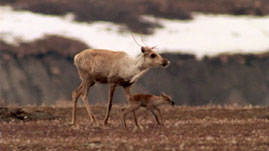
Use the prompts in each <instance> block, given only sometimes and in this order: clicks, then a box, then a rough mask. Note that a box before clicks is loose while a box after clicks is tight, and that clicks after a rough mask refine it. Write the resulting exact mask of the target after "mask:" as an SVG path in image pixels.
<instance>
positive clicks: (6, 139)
mask: <svg viewBox="0 0 269 151" xmlns="http://www.w3.org/2000/svg"><path fill="white" fill-rule="evenodd" d="M92 108H93V111H94V113H95V116H96V117H97V119H98V121H99V123H100V125H99V126H94V125H92V124H91V123H90V120H89V118H88V115H87V112H86V110H85V108H82V107H80V108H79V110H78V123H79V128H74V127H72V126H71V125H70V121H71V111H72V108H71V107H64V108H60V107H23V108H20V109H18V108H15V107H8V108H0V151H9V150H14V151H21V150H25V151H31V150H33V151H43V150H51V151H61V150H68V151H69V150H70V151H78V150H102V151H103V150H117V151H126V150H154V151H158V150H159V151H164V150H186V151H192V150H194V151H198V150H199V151H213V150H214V151H223V150H227V151H231V150H236V151H266V150H269V107H251V106H246V107H239V106H201V107H186V106H181V107H179V106H177V107H167V108H165V107H162V113H163V120H162V122H163V124H164V126H162V127H159V126H157V124H156V123H155V121H154V119H153V117H152V116H151V115H150V114H149V113H148V112H147V111H146V110H145V109H140V110H139V111H138V112H137V116H138V120H139V123H140V125H141V128H140V129H137V128H135V125H134V122H133V118H132V116H131V115H129V116H128V117H127V126H128V129H123V128H121V121H120V119H121V106H119V105H116V106H113V110H112V114H111V118H110V120H109V125H108V126H107V127H104V126H102V124H101V123H102V119H103V118H104V115H105V111H106V109H105V106H104V105H96V106H93V107H92Z"/></svg>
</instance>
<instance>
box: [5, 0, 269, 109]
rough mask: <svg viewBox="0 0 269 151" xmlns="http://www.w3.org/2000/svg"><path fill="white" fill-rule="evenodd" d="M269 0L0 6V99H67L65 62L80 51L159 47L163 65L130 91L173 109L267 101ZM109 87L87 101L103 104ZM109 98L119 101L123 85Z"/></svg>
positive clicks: (9, 1)
mask: <svg viewBox="0 0 269 151" xmlns="http://www.w3.org/2000/svg"><path fill="white" fill-rule="evenodd" d="M268 15H269V1H268V0H236V1H235V0H103V1H100V0H42V1H36V0H0V101H1V103H2V104H18V105H28V104H30V105H32V104H34V105H42V104H45V105H51V104H56V103H59V102H66V103H70V102H71V92H72V90H74V89H75V88H76V87H78V85H79V83H80V79H79V77H78V75H77V71H76V69H75V67H74V65H73V57H74V55H75V54H76V53H78V52H80V51H82V50H83V49H86V48H103V49H112V50H123V51H126V52H127V53H128V54H130V55H132V56H136V55H138V54H139V53H140V48H139V46H138V45H137V44H136V43H135V42H134V40H133V38H132V36H131V34H133V35H134V37H136V39H137V41H139V42H140V43H141V44H144V45H148V46H155V45H157V47H158V49H157V51H158V52H159V53H161V54H162V56H164V57H166V58H167V59H169V60H170V61H171V64H170V66H169V67H168V68H166V69H159V68H158V69H152V70H150V71H148V72H147V73H146V74H145V75H144V76H143V77H141V78H140V79H139V80H138V82H137V83H136V84H135V85H134V86H133V92H134V93H152V94H155V95H160V93H161V92H162V91H163V92H165V93H167V94H168V95H170V96H171V97H172V98H173V100H174V101H175V102H176V104H177V105H206V104H221V105H223V104H238V105H248V104H251V105H268V104H269V68H268V67H269V16H268ZM107 94H108V91H107V85H101V84H96V85H95V86H94V87H92V88H91V90H90V94H89V102H90V103H92V104H95V103H96V102H106V99H107ZM114 102H117V103H126V101H125V98H124V96H123V90H122V88H118V89H117V90H116V93H115V96H114Z"/></svg>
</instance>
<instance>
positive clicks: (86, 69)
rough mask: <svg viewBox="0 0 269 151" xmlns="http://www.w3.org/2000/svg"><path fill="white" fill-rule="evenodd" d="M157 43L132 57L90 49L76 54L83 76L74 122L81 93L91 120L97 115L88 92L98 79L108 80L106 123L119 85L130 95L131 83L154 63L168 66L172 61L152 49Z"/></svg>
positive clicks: (75, 101) (77, 94) (103, 81)
mask: <svg viewBox="0 0 269 151" xmlns="http://www.w3.org/2000/svg"><path fill="white" fill-rule="evenodd" d="M153 48H154V47H143V46H142V47H141V52H142V53H141V54H140V55H138V56H137V57H136V58H133V57H131V56H129V55H128V54H126V53H125V52H122V51H111V50H102V49H87V50H84V51H82V52H80V53H78V54H77V55H75V57H74V64H75V66H76V68H77V70H78V74H79V77H80V79H81V84H80V86H79V87H78V88H77V89H76V90H74V91H73V92H72V101H73V112H72V124H73V125H75V126H76V108H77V100H78V98H79V97H80V96H81V97H82V100H83V102H84V105H85V106H86V109H87V112H88V114H89V117H90V119H91V122H93V123H95V124H96V119H95V116H94V115H93V112H92V110H91V108H90V106H89V104H88V93H89V89H90V87H91V86H93V85H94V84H95V83H96V82H100V83H108V84H109V95H108V106H107V111H106V116H105V119H104V125H107V122H108V118H109V112H110V110H111V107H112V98H113V94H114V91H115V89H116V87H117V86H122V87H123V88H124V91H125V96H126V98H128V97H129V96H130V95H131V86H132V85H133V84H134V83H135V82H136V81H137V79H138V78H139V77H141V76H142V75H143V74H144V73H145V72H146V71H147V70H149V69H150V68H152V67H160V66H162V67H166V66H168V65H169V63H170V62H169V61H168V60H167V59H165V58H163V57H161V56H160V55H159V54H158V53H156V52H155V51H154V50H153Z"/></svg>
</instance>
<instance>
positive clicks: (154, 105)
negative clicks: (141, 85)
mask: <svg viewBox="0 0 269 151" xmlns="http://www.w3.org/2000/svg"><path fill="white" fill-rule="evenodd" d="M128 104H129V107H128V108H126V109H123V113H122V126H123V127H124V128H126V122H125V116H126V115H127V114H128V113H131V112H132V113H133V116H134V121H135V125H136V126H137V127H139V125H138V122H137V119H136V115H135V111H136V110H137V109H139V108H140V107H145V108H146V109H147V110H149V111H150V112H151V113H152V114H153V116H154V118H155V120H156V122H157V124H158V125H161V123H160V121H159V119H158V115H157V113H156V111H157V112H158V113H159V114H160V116H161V118H162V115H161V112H160V109H159V108H158V107H159V106H160V105H164V104H170V105H172V106H173V105H174V104H175V103H174V102H173V101H172V99H171V97H170V96H168V95H166V94H165V93H162V95H161V96H155V95H150V94H135V95H131V96H130V97H129V99H128Z"/></svg>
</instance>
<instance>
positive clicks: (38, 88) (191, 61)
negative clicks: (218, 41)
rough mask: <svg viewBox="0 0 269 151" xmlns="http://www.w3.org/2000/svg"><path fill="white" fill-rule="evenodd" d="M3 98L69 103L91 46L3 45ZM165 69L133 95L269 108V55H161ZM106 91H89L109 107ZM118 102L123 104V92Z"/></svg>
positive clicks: (63, 42)
mask: <svg viewBox="0 0 269 151" xmlns="http://www.w3.org/2000/svg"><path fill="white" fill-rule="evenodd" d="M0 43H1V47H0V65H1V68H0V98H1V100H2V101H5V103H6V104H24V105H25V104H54V103H55V102H56V101H59V100H71V92H72V90H74V89H75V88H76V87H77V86H78V85H79V82H80V80H79V78H78V75H77V72H76V69H75V67H74V65H73V56H74V54H75V53H77V52H79V51H80V50H83V49H85V48H88V47H89V46H87V45H85V44H83V43H81V42H79V41H76V40H72V39H67V38H63V37H59V36H47V37H45V38H44V39H38V40H36V41H34V42H31V43H20V44H18V45H16V46H13V45H9V44H6V43H4V42H3V41H1V42H0ZM162 55H163V56H165V57H166V58H168V59H169V60H170V61H171V65H170V66H169V67H168V68H166V69H161V68H158V69H152V70H150V71H149V72H147V73H146V74H145V75H144V76H143V77H142V78H141V79H140V80H139V81H138V82H137V83H136V84H135V86H134V88H133V92H136V93H153V94H156V95H158V94H160V92H161V91H164V92H166V93H167V94H169V95H171V96H172V97H173V99H174V101H175V102H176V103H177V104H186V105H203V104H234V103H236V104H253V105H257V104H259V105H268V104H269V69H268V66H269V53H264V54H257V55H253V54H249V55H241V54H237V55H220V56H217V57H211V58H209V57H204V58H203V59H201V60H197V59H196V58H195V56H193V55H190V54H162ZM107 93H108V92H107V85H101V84H97V85H95V86H94V87H93V88H92V89H91V91H90V97H89V100H90V102H91V103H95V102H97V101H99V102H100V101H101V102H105V100H106V98H107ZM115 95H116V96H115V102H124V101H125V99H124V97H123V91H122V88H118V89H117V91H116V94H115Z"/></svg>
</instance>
